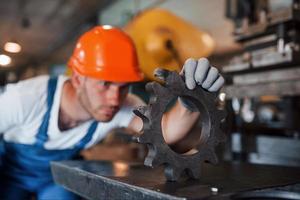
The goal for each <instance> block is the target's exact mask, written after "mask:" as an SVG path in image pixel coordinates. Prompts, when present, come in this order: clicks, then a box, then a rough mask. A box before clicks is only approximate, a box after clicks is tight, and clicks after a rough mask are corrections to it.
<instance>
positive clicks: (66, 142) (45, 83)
mask: <svg viewBox="0 0 300 200" xmlns="http://www.w3.org/2000/svg"><path fill="white" fill-rule="evenodd" d="M68 66H69V67H70V68H71V69H72V75H71V78H70V79H68V78H67V77H65V76H59V77H58V78H57V77H56V78H49V77H48V76H40V77H36V78H32V79H29V80H25V81H21V82H19V83H17V84H10V85H8V86H7V88H6V91H5V92H4V93H3V94H1V96H0V132H2V133H4V135H3V136H4V141H5V142H4V143H5V155H4V157H3V166H2V170H1V172H2V177H1V185H0V199H30V196H31V195H32V194H34V195H36V197H37V199H76V198H77V197H76V196H75V195H74V194H72V193H70V192H68V191H66V190H64V189H63V188H61V187H60V186H58V185H55V184H54V183H53V180H52V176H51V172H50V166H49V162H50V161H53V160H66V159H72V158H74V157H75V156H76V155H77V154H78V152H79V151H80V150H81V149H84V148H88V147H90V146H92V145H94V144H96V143H97V142H98V141H99V140H101V139H102V138H104V137H105V135H106V133H107V132H109V131H110V130H111V129H113V128H115V127H121V126H127V127H129V128H131V129H133V130H135V131H139V130H140V129H141V127H142V122H141V120H140V119H139V118H138V117H137V116H134V114H133V113H132V109H133V107H135V106H138V105H141V104H143V102H142V101H141V100H140V99H138V98H137V97H136V96H134V95H131V94H127V93H128V86H129V84H130V83H132V82H137V81H141V80H142V79H143V76H142V74H141V72H140V71H139V69H138V62H137V57H136V52H135V48H134V45H133V43H132V41H131V40H130V38H129V37H128V36H127V35H126V34H125V33H123V32H122V31H121V30H119V29H117V28H114V27H110V26H97V27H94V28H93V29H92V30H90V31H88V32H86V33H84V34H83V35H82V36H81V37H80V39H79V41H78V43H77V45H76V47H75V50H74V52H73V55H72V56H71V58H70V60H69V63H68ZM182 74H183V75H184V77H185V80H186V85H187V87H188V88H189V89H191V90H192V89H194V88H195V87H196V86H198V85H200V86H202V87H203V88H205V89H207V90H208V91H212V92H214V91H217V90H219V89H220V87H221V86H222V85H223V83H224V79H223V77H222V76H220V75H219V73H218V71H217V69H216V68H214V67H211V66H210V65H209V63H208V61H207V60H206V59H200V60H198V61H196V60H193V59H189V60H187V62H186V63H185V65H184V69H183V72H182ZM189 108H191V104H189V102H187V101H185V100H184V99H181V101H179V102H178V103H177V105H176V106H175V108H174V109H172V111H171V112H170V113H169V114H165V116H164V118H163V129H164V130H165V131H164V137H165V140H166V142H167V143H169V144H176V142H178V141H179V140H180V139H181V138H183V137H184V135H185V133H184V131H185V130H184V129H185V128H184V127H189V126H191V123H192V122H191V121H193V120H195V119H196V117H198V115H199V114H195V112H193V111H191V109H189ZM177 119H180V121H181V123H184V126H182V125H180V124H177V123H171V122H172V121H174V120H175V121H176V120H177ZM191 119H192V120H191Z"/></svg>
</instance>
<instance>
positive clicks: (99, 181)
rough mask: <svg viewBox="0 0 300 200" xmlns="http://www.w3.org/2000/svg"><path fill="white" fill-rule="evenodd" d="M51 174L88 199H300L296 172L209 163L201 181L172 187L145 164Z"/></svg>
mask: <svg viewBox="0 0 300 200" xmlns="http://www.w3.org/2000/svg"><path fill="white" fill-rule="evenodd" d="M51 170H52V174H53V177H54V180H55V182H56V183H58V184H60V185H62V186H63V187H65V188H67V189H68V190H71V191H73V192H74V193H76V194H78V195H80V196H82V197H83V198H86V199H139V200H140V199H249V198H248V197H260V198H261V199H265V198H267V197H270V198H272V199H274V198H279V197H288V199H300V170H299V168H296V167H279V166H271V165H253V164H244V163H234V162H227V163H226V162H224V163H220V164H218V165H215V166H214V165H211V164H208V163H204V164H203V169H202V171H203V175H202V178H201V179H200V180H186V181H182V182H167V181H166V179H165V176H164V173H163V168H162V167H157V168H153V169H152V168H149V167H146V166H144V165H143V164H142V163H126V162H109V161H60V162H52V163H51ZM250 199H251V198H250Z"/></svg>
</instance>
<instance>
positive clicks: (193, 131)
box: [161, 97, 206, 155]
mask: <svg viewBox="0 0 300 200" xmlns="http://www.w3.org/2000/svg"><path fill="white" fill-rule="evenodd" d="M184 101H185V102H186V103H187V104H188V107H189V108H190V109H192V110H193V111H192V112H190V111H188V114H191V118H190V119H191V120H189V121H183V120H181V118H180V117H181V116H180V115H181V114H186V113H185V112H186V110H185V108H183V107H181V106H182V104H181V103H180V101H178V97H174V98H172V99H171V100H170V101H169V102H168V103H167V105H166V107H165V109H164V117H162V121H161V127H162V133H163V137H164V140H165V142H166V141H171V143H169V144H168V146H169V147H170V148H171V149H172V150H173V151H174V152H176V153H178V154H181V155H193V154H195V153H197V152H198V149H199V148H197V147H198V146H199V145H201V144H202V143H204V142H205V138H206V135H205V133H203V130H202V129H203V120H204V121H205V112H204V111H203V107H202V106H201V104H200V103H199V101H197V100H196V99H194V98H192V97H184ZM196 105H198V106H196ZM175 106H179V107H181V109H180V110H182V111H183V112H182V113H181V112H180V113H179V114H178V115H176V117H175V118H172V124H176V126H167V125H166V124H167V121H168V120H169V119H167V118H168V117H167V116H168V112H172V109H173V108H174V107H175ZM199 106H200V107H199ZM201 111H202V112H201ZM165 114H167V115H165ZM170 116H172V115H170ZM173 120H176V122H174V121H173ZM166 132H168V134H166ZM169 132H170V133H169ZM179 132H180V133H183V135H184V137H182V138H178V137H177V136H176V135H178V133H179ZM166 135H170V136H169V138H166V137H167V136H166ZM173 136H174V137H173Z"/></svg>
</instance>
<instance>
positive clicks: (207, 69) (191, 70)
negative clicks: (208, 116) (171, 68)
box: [179, 58, 225, 111]
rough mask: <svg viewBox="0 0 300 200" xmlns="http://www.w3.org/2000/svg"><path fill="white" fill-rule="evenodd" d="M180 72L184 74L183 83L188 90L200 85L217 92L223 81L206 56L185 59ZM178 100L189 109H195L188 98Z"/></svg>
mask: <svg viewBox="0 0 300 200" xmlns="http://www.w3.org/2000/svg"><path fill="white" fill-rule="evenodd" d="M180 74H181V75H182V76H184V78H185V84H186V86H187V88H188V89H190V90H193V89H194V88H195V87H197V86H201V87H202V88H204V89H206V90H208V91H209V92H217V91H218V90H219V89H220V88H221V87H222V86H223V85H224V82H225V80H224V78H223V77H222V76H221V74H219V71H218V69H217V68H215V67H212V66H211V65H210V64H209V61H208V60H207V59H206V58H200V59H199V60H194V59H192V58H189V59H187V60H186V62H185V63H184V65H183V68H182V70H181V72H180ZM179 101H180V102H181V103H182V105H184V106H185V107H186V108H187V109H189V110H190V111H197V108H196V107H195V105H194V104H193V103H191V102H190V101H189V100H187V99H184V98H182V97H180V98H179Z"/></svg>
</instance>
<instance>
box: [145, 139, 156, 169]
mask: <svg viewBox="0 0 300 200" xmlns="http://www.w3.org/2000/svg"><path fill="white" fill-rule="evenodd" d="M147 147H148V154H147V156H146V158H145V161H144V164H145V165H146V166H149V167H153V160H154V159H155V157H156V156H157V153H156V149H155V147H154V146H153V145H152V144H149V143H148V144H147Z"/></svg>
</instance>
